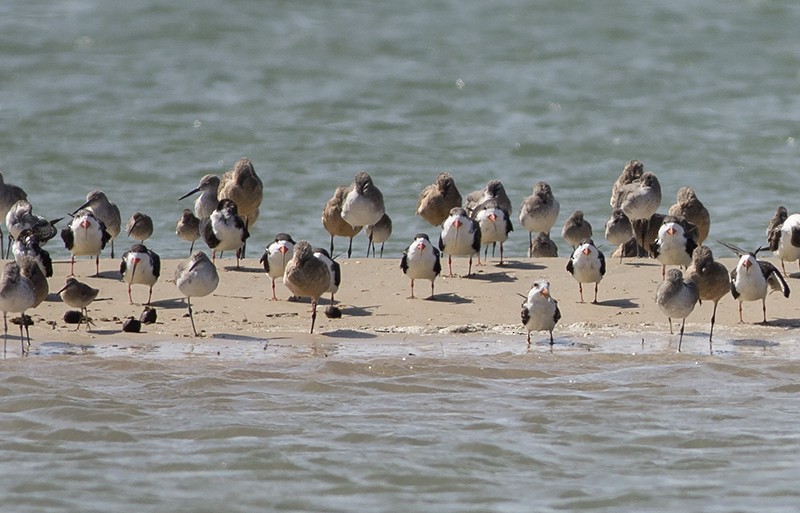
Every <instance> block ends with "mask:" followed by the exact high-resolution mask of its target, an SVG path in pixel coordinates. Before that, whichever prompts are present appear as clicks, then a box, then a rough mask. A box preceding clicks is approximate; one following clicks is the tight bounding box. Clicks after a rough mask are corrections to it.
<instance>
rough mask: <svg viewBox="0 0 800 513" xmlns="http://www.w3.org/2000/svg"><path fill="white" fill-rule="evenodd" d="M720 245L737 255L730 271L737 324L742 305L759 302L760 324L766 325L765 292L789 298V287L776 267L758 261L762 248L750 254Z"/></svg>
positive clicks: (740, 319)
mask: <svg viewBox="0 0 800 513" xmlns="http://www.w3.org/2000/svg"><path fill="white" fill-rule="evenodd" d="M719 243H720V244H722V245H723V246H725V247H726V248H728V249H730V250H731V251H733V252H734V253H735V254H737V255H739V262H738V263H737V264H736V268H735V269H733V270H732V271H731V294H733V298H734V299H736V300H738V301H739V322H744V320H743V319H742V303H743V302H745V301H758V300H761V310H762V312H763V320H762V323H763V324H766V323H767V292H769V291H770V289H771V290H772V291H780V292H781V293H782V294H783V297H786V298H788V297H789V292H790V291H789V285H788V284H787V283H786V280H785V279H783V275H782V274H781V272H780V271H779V270H778V268H777V267H775V266H774V265H772V264H771V263H770V262H767V261H766V260H758V259H757V258H756V255H757V254H758V253H759V251H761V250H763V249H764V248H761V247H759V248H758V249H757V250H755V251H754V252H752V253H748V252H746V251H744V250H743V249H740V248H737V247H736V246H734V245H733V244H728V243H725V242H722V241H719Z"/></svg>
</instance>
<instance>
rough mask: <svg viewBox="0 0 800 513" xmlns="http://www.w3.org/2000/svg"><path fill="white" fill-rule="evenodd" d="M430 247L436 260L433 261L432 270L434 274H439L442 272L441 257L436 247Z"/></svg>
mask: <svg viewBox="0 0 800 513" xmlns="http://www.w3.org/2000/svg"><path fill="white" fill-rule="evenodd" d="M431 249H433V254H434V255H436V260H435V261H434V262H433V272H434V273H435V274H436V276H439V274H441V272H442V257H441V254H440V253H439V250H438V249H436V248H433V247H432V248H431Z"/></svg>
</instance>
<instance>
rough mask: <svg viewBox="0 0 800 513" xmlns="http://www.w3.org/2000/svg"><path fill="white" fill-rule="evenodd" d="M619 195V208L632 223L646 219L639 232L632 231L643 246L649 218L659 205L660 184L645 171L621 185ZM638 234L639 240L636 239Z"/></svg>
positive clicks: (656, 178) (652, 175) (651, 174)
mask: <svg viewBox="0 0 800 513" xmlns="http://www.w3.org/2000/svg"><path fill="white" fill-rule="evenodd" d="M620 195H621V198H622V203H621V204H620V208H621V209H622V211H623V212H624V213H625V215H626V216H628V219H630V220H631V222H632V223H633V222H634V221H637V220H648V221H647V222H645V224H644V227H643V228H642V229H641V230H640V232H639V233H634V236H636V237H637V243H639V244H640V245H641V246H642V247H645V237H646V233H647V229H648V225H649V219H650V217H651V216H652V215H653V214H655V213H656V210H658V207H659V205H661V184H660V183H659V181H658V177H656V175H655V174H654V173H651V172H649V171H647V172H645V173H643V174H642V176H641V178H639V179H638V180H635V181H634V182H632V183H629V184H627V185H624V186H622V188H621V189H620ZM640 235H641V240H639V239H638V237H639V236H640Z"/></svg>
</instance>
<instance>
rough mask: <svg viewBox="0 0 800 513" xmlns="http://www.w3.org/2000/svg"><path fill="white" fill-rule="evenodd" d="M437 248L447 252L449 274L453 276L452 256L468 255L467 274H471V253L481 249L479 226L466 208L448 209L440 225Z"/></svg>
mask: <svg viewBox="0 0 800 513" xmlns="http://www.w3.org/2000/svg"><path fill="white" fill-rule="evenodd" d="M439 250H440V251H441V252H442V253H447V267H448V269H449V271H450V276H455V275H454V274H453V257H454V256H468V257H469V269H468V270H467V276H469V275H470V274H472V255H474V254H475V253H479V252H480V250H481V227H480V225H479V224H478V223H477V222H475V220H473V219H472V218H471V217H469V215H468V214H467V210H466V209H464V208H461V207H455V208H452V209H451V210H450V215H449V216H448V217H447V219H446V220H445V222H444V224H443V225H442V232H441V234H440V235H439ZM479 257H480V253H479Z"/></svg>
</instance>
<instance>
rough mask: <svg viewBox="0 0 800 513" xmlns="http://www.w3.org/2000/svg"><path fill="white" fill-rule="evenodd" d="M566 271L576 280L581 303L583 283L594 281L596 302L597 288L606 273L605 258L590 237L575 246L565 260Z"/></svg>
mask: <svg viewBox="0 0 800 513" xmlns="http://www.w3.org/2000/svg"><path fill="white" fill-rule="evenodd" d="M567 271H569V273H570V274H571V275H572V277H573V278H575V280H576V281H577V282H578V292H579V293H580V297H581V300H580V302H581V303H583V284H584V283H594V301H592V303H597V288H598V285H599V284H600V280H602V279H603V275H605V274H606V258H605V255H603V252H602V251H600V250H599V249H598V248H597V246H595V245H594V241H592V240H591V239H589V240H586V241H584V242H582V243H581V244H579V245H578V247H577V248H575V251H573V252H572V256H570V257H569V262H567Z"/></svg>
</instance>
